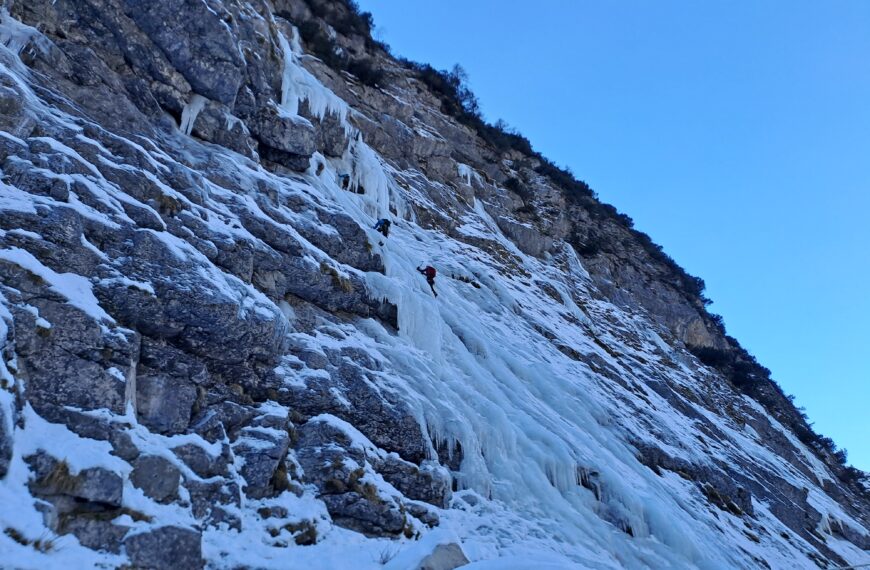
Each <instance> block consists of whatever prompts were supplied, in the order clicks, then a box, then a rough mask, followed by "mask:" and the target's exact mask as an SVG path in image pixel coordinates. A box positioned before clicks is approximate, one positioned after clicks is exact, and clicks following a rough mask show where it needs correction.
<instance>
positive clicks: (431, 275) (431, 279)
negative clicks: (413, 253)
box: [417, 265, 438, 297]
mask: <svg viewBox="0 0 870 570" xmlns="http://www.w3.org/2000/svg"><path fill="white" fill-rule="evenodd" d="M417 271H419V272H420V273H422V274H423V275H425V276H426V283H428V284H429V288H430V289H432V294H433V295H435V296H436V297H437V296H438V293H436V292H435V273H436V271H435V268H434V267H432V266H431V265H427V266H426V267H418V268H417Z"/></svg>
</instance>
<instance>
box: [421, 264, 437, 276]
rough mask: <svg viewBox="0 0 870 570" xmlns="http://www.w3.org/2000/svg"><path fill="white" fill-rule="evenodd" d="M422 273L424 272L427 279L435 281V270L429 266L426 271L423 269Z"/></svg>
mask: <svg viewBox="0 0 870 570" xmlns="http://www.w3.org/2000/svg"><path fill="white" fill-rule="evenodd" d="M423 271H425V272H426V278H427V279H435V268H434V267H432V266H431V265H430V266H428V267H426V269H424V270H423Z"/></svg>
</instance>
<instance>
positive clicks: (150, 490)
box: [130, 455, 181, 503]
mask: <svg viewBox="0 0 870 570" xmlns="http://www.w3.org/2000/svg"><path fill="white" fill-rule="evenodd" d="M180 480H181V472H180V471H179V470H178V468H177V467H176V466H175V465H173V464H172V462H171V461H169V460H167V459H165V458H163V457H159V456H156V455H143V456H140V457H139V458H138V459H136V460H135V461H134V462H133V471H132V472H131V473H130V482H131V483H133V486H134V487H138V488H139V489H142V492H144V493H145V495H146V496H148V497H150V498H152V499H154V500H155V501H157V502H158V503H168V502H171V501H173V500H175V499H176V498H178V483H179V481H180Z"/></svg>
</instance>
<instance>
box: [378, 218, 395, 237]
mask: <svg viewBox="0 0 870 570" xmlns="http://www.w3.org/2000/svg"><path fill="white" fill-rule="evenodd" d="M391 225H392V224H391V222H390V220H388V219H386V218H381V219H380V220H378V223H376V224H375V229H376V230H377V231H379V232H381V233H382V234H384V237H390V226H391Z"/></svg>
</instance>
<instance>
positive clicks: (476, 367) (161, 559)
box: [0, 0, 870, 570]
mask: <svg viewBox="0 0 870 570" xmlns="http://www.w3.org/2000/svg"><path fill="white" fill-rule="evenodd" d="M79 4H81V3H80V2H77V1H75V0H73V1H67V2H53V1H52V0H31V1H29V2H18V3H14V4H13V5H11V6H10V7H9V9H8V10H9V12H3V13H2V15H0V40H2V41H0V44H2V45H0V111H2V113H0V126H2V130H0V134H2V137H0V157H2V160H0V169H2V181H0V504H2V505H3V508H2V509H0V553H2V561H3V562H2V564H5V565H10V566H13V567H16V568H92V567H124V566H131V567H133V566H135V567H146V568H174V567H185V568H199V567H209V568H228V569H229V568H258V569H259V568H276V569H277V568H287V567H288V565H290V566H293V567H299V568H312V569H318V568H323V569H327V568H344V567H348V566H349V565H353V566H354V567H358V568H360V569H363V570H364V569H376V568H390V569H393V568H396V569H397V568H417V567H439V568H454V567H459V566H460V565H462V564H466V566H464V567H468V568H478V569H485V568H486V569H507V568H529V567H541V568H578V567H581V568H598V569H604V568H755V567H769V568H786V567H811V566H820V567H835V566H846V565H859V564H864V563H868V562H870V558H868V555H867V552H866V551H867V550H868V548H870V507H868V503H867V496H866V489H864V490H863V491H862V490H861V489H860V488H858V487H857V486H856V485H849V484H846V483H844V482H843V480H842V477H841V473H840V472H838V466H836V464H835V463H833V462H832V460H831V458H829V457H825V456H824V454H820V453H818V452H817V451H814V450H811V449H809V448H808V447H806V446H805V445H804V444H803V443H801V441H800V440H799V439H798V438H797V437H796V436H795V434H794V433H793V431H792V429H791V428H790V427H789V422H788V420H789V415H788V414H789V413H790V412H789V410H788V409H782V410H773V411H771V410H770V409H768V408H766V407H765V406H762V405H761V404H759V403H758V402H756V401H755V400H752V399H750V398H748V397H746V396H744V395H742V394H740V393H739V392H737V391H736V390H735V389H734V388H733V387H732V386H731V385H730V384H729V383H728V382H727V380H725V379H724V378H723V377H722V376H721V375H720V374H719V373H718V372H716V371H715V370H713V369H710V368H707V367H705V366H703V365H702V364H701V363H700V362H699V361H698V360H697V359H696V358H694V357H693V356H692V354H691V353H690V352H689V351H688V350H687V349H686V345H687V343H690V341H691V340H692V339H698V338H701V339H706V340H707V341H710V342H712V343H714V344H715V342H718V341H717V339H716V338H714V337H715V331H713V332H710V331H708V330H707V329H705V328H704V324H703V323H704V321H703V318H702V315H701V314H700V313H699V312H698V311H699V309H698V308H697V306H696V305H694V304H693V303H692V302H691V300H690V299H689V300H687V299H686V298H685V296H681V294H680V292H679V291H678V290H676V289H674V285H673V284H672V283H670V282H669V281H668V280H667V279H665V278H663V275H666V272H664V269H662V268H661V267H659V266H658V265H657V263H658V262H657V261H655V260H654V259H651V258H648V257H643V255H644V254H643V253H642V252H643V248H642V247H640V246H639V245H638V244H637V243H635V242H634V241H633V240H634V238H633V237H632V235H631V234H628V233H620V232H623V231H624V228H622V229H620V228H621V226H618V225H613V224H610V225H609V223H608V221H607V219H606V217H605V219H600V218H598V217H594V216H591V215H589V213H588V212H586V211H585V210H582V208H579V207H578V206H577V205H576V204H573V205H572V203H571V202H569V201H567V200H566V198H565V191H564V190H563V189H561V188H558V187H557V185H556V184H555V183H554V182H553V181H551V180H548V179H546V177H544V176H541V175H540V174H538V173H537V171H535V170H534V164H533V160H532V158H533V157H526V158H527V159H528V160H524V159H521V158H519V157H516V156H511V157H510V158H507V157H506V156H500V155H499V153H498V151H497V150H496V149H494V148H491V147H490V146H488V145H487V144H486V143H485V142H483V141H482V140H480V139H478V138H477V137H476V136H475V134H474V133H473V132H472V131H470V130H469V129H467V128H466V127H464V126H463V125H461V124H459V123H457V122H456V121H455V120H453V119H452V118H451V117H449V116H446V115H444V114H443V113H442V112H441V106H440V102H439V100H438V99H437V97H435V96H434V95H433V94H431V93H429V92H428V91H427V88H426V86H425V85H424V84H423V83H421V82H420V81H419V78H418V77H416V76H415V75H414V74H412V73H410V72H409V71H408V70H407V69H406V68H404V67H403V66H401V65H399V64H398V62H396V61H395V60H393V59H391V58H389V56H388V55H387V54H385V53H381V52H379V51H378V52H377V53H375V52H372V51H369V52H366V50H371V46H368V47H366V42H364V41H357V39H354V38H353V37H349V36H345V35H343V33H344V32H342V26H340V25H339V26H338V27H335V26H332V25H331V24H330V23H329V22H327V21H326V20H321V19H320V18H317V17H311V16H310V14H308V12H307V8H305V7H304V6H303V4H305V2H290V3H279V4H281V7H280V9H279V13H276V14H273V13H272V12H271V10H272V7H271V5H267V4H262V5H260V4H256V5H255V4H252V3H248V2H241V1H236V0H227V1H223V2H211V1H209V2H206V3H201V4H200V3H192V4H191V3H188V4H189V5H188V4H185V5H184V6H183V7H182V8H183V9H181V8H180V9H178V10H176V11H173V10H171V9H170V4H171V3H167V2H161V1H158V2H152V3H149V4H148V5H147V6H145V5H144V4H142V5H140V4H141V3H136V2H132V3H131V2H130V1H126V0H125V2H122V3H121V5H122V6H121V5H119V6H115V5H112V6H108V5H107V6H106V7H104V10H103V11H101V12H100V14H99V18H98V19H92V16H93V15H92V11H87V10H84V9H83V6H80V5H79ZM337 5H338V4H337ZM121 7H123V8H124V9H123V10H121ZM130 14H133V16H135V18H132V17H131V16H130ZM306 17H307V18H308V22H307V25H309V26H311V25H312V24H316V25H317V26H319V27H320V29H321V30H322V31H323V32H324V33H325V34H326V35H327V36H328V37H330V38H332V40H333V41H335V42H336V46H335V47H336V49H339V50H343V51H341V53H342V54H344V55H348V57H351V56H354V57H355V56H360V57H366V58H371V59H372V61H374V62H375V63H378V64H379V65H383V66H384V68H385V69H386V70H387V71H388V73H387V74H386V77H385V80H384V81H383V82H381V83H379V85H378V87H372V86H371V85H367V84H365V82H363V81H361V80H360V79H361V78H359V77H351V76H352V75H353V73H349V72H347V71H341V70H335V69H331V68H328V66H327V64H326V63H325V62H323V61H320V60H318V59H316V58H314V57H312V56H311V55H310V54H308V53H306V52H305V50H306V49H309V50H310V49H311V48H312V46H309V45H307V43H305V42H303V41H301V38H300V36H299V34H298V32H297V31H295V30H294V31H293V34H292V36H290V35H289V34H288V36H286V37H285V35H284V34H283V33H282V30H285V31H288V32H289V30H290V29H291V28H290V27H288V26H287V22H286V21H290V22H291V23H292V24H295V25H301V24H303V20H304V19H306ZM107 30H112V33H109V32H108V31H107ZM288 37H289V38H290V40H288V39H287V38H288ZM306 37H307V36H306ZM354 50H358V51H360V53H357V51H354ZM354 69H356V70H357V72H359V68H354ZM4 89H5V91H4ZM197 93H203V95H198V94H197ZM206 96H207V97H208V99H206ZM173 118H174V120H173ZM178 123H180V124H179V127H178V128H177V129H176V128H175V125H176V124H178ZM179 131H180V132H181V133H183V134H187V135H189V134H191V133H194V134H195V137H189V136H180V134H179ZM524 164H528V165H530V166H528V167H526V166H524ZM509 177H514V178H516V177H520V178H522V179H523V183H524V184H526V185H528V187H529V191H530V193H533V194H534V196H535V201H534V204H535V210H534V211H533V212H530V211H529V208H528V207H525V206H523V207H525V208H526V209H525V210H521V209H520V207H519V206H518V205H517V200H516V198H515V197H514V196H511V195H509V193H508V192H507V191H506V190H504V181H505V180H506V179H508V178H509ZM380 218H388V219H390V220H391V221H392V222H393V224H392V229H391V231H390V234H389V237H386V236H383V235H382V234H381V233H379V232H377V231H375V230H374V229H373V226H374V224H375V222H376V221H377V220H378V219H380ZM576 232H588V233H589V235H586V234H584V235H583V236H579V234H577V233H576ZM590 235H596V236H599V237H600V236H605V237H607V238H608V239H611V245H613V247H614V248H616V249H615V250H614V252H612V253H610V252H597V253H595V254H590V253H589V251H587V250H583V248H581V247H579V245H578V244H579V243H580V242H582V243H586V241H589V240H588V239H587V238H588V237H589V236H590ZM581 238H582V239H581ZM601 239H604V238H601ZM584 240H585V241H584ZM614 244H615V245H614ZM620 248H622V249H620ZM422 265H432V266H433V267H435V268H437V271H438V273H437V277H436V279H435V285H434V286H435V290H436V291H437V293H438V296H437V297H435V296H434V295H433V294H432V291H431V289H430V287H429V285H428V284H427V282H426V279H425V278H424V277H423V276H422V275H421V274H420V273H419V272H418V267H420V266H422ZM705 335H706V336H705ZM718 340H722V339H718ZM723 342H724V341H723ZM772 412H774V413H772ZM795 413H796V412H795Z"/></svg>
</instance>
